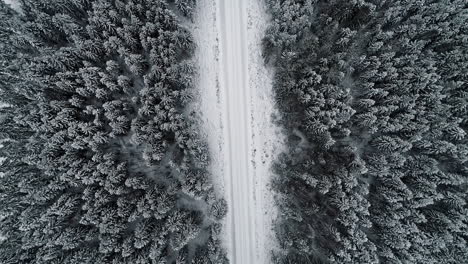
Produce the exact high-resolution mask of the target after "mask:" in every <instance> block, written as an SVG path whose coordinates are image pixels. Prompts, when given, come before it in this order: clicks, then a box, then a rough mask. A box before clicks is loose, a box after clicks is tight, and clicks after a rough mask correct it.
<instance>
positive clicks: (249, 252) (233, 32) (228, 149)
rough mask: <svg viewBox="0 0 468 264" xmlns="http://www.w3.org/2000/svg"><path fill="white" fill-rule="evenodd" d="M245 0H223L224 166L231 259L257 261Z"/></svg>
mask: <svg viewBox="0 0 468 264" xmlns="http://www.w3.org/2000/svg"><path fill="white" fill-rule="evenodd" d="M246 13H247V10H246V6H245V0H238V1H232V0H227V1H221V2H220V5H219V18H220V22H221V25H220V31H221V39H220V42H221V53H220V54H221V63H222V68H223V78H222V79H223V80H222V84H223V85H222V88H221V89H223V90H222V93H223V94H224V96H225V98H224V102H225V109H224V112H225V116H226V119H225V121H226V124H225V135H226V136H227V138H225V145H224V146H225V154H226V159H225V162H226V164H225V166H226V173H225V177H227V178H226V182H228V183H229V185H230V190H229V191H230V199H229V207H230V211H231V214H230V215H231V217H230V221H231V223H230V226H231V232H232V234H231V239H232V241H231V243H232V244H231V257H230V259H231V262H232V263H246V264H248V263H255V250H256V246H255V241H256V238H255V231H254V227H255V226H254V213H253V210H254V201H253V191H254V190H253V187H254V186H253V184H252V181H251V177H250V176H251V173H250V172H249V167H250V166H249V165H250V164H249V163H250V152H251V151H250V142H249V139H250V138H251V137H250V134H251V131H250V125H249V124H250V112H251V111H250V107H249V106H250V98H249V86H248V83H249V79H248V65H247V63H248V56H247V50H248V47H247V40H246V31H247V17H246Z"/></svg>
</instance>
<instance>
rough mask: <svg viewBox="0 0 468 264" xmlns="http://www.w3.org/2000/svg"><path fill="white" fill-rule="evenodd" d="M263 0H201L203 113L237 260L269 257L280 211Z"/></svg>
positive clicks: (198, 36)
mask: <svg viewBox="0 0 468 264" xmlns="http://www.w3.org/2000/svg"><path fill="white" fill-rule="evenodd" d="M261 1H262V0H250V1H248V0H237V1H232V0H218V1H217V0H199V1H198V3H199V6H198V13H197V18H196V23H195V27H194V28H193V29H192V32H193V34H194V37H195V41H196V42H197V45H198V49H197V54H196V59H197V63H198V66H199V73H200V75H199V82H198V87H199V90H198V91H199V97H200V100H199V102H198V104H197V105H195V106H194V107H195V109H197V110H199V112H200V114H201V117H200V119H201V121H202V125H203V127H204V129H205V134H206V137H207V139H208V142H209V147H210V152H211V157H212V161H213V162H212V168H211V169H212V173H213V176H214V181H215V184H216V186H217V187H218V190H219V191H220V192H221V193H222V194H224V197H226V200H227V203H228V206H229V211H228V215H227V217H226V221H225V227H224V231H225V234H226V239H225V245H224V246H225V247H226V248H227V249H228V257H229V259H230V261H231V263H241V264H249V263H253V264H263V263H269V262H270V251H271V249H272V248H273V247H274V246H275V240H274V234H273V232H272V229H271V227H272V224H271V223H272V221H273V219H274V218H275V215H276V209H275V207H274V205H273V204H274V203H273V199H272V196H271V192H270V190H269V179H270V175H271V171H270V167H271V162H272V160H274V158H275V156H276V155H277V153H279V151H280V148H281V142H282V140H283V138H282V136H281V133H280V131H279V129H278V128H276V127H275V126H274V125H273V122H272V118H273V117H272V115H273V114H274V113H275V109H274V107H273V105H274V104H273V96H272V91H271V76H272V73H271V72H270V71H269V70H268V69H266V68H265V67H264V64H263V60H262V58H261V45H260V43H261V38H262V36H263V32H264V30H265V28H266V24H267V16H266V14H265V8H264V6H263V3H262V2H261Z"/></svg>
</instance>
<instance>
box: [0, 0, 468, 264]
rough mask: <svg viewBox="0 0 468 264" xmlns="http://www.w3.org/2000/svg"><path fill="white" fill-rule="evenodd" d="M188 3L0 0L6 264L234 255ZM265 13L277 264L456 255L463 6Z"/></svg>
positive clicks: (339, 2) (464, 102) (462, 226)
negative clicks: (281, 142) (275, 136)
mask: <svg viewBox="0 0 468 264" xmlns="http://www.w3.org/2000/svg"><path fill="white" fill-rule="evenodd" d="M199 1H200V0H18V2H19V3H20V4H21V11H20V12H19V11H18V10H14V9H12V8H11V6H10V5H8V4H6V3H4V2H3V1H2V0H0V65H1V68H0V263H1V264H23V263H24V264H27V263H38V264H39V263H40V264H55V263H56V264H66V263H70V264H77V263H79V264H81V263H89V264H100V263H104V264H107V263H110V264H119V263H129V264H130V263H131V264H146V263H176V264H182V263H193V264H205V263H207V264H209V263H212V264H223V263H230V262H231V263H239V262H235V261H230V259H228V252H227V251H228V249H227V248H226V247H225V243H223V242H222V241H223V236H224V234H223V223H224V221H225V220H226V219H225V218H226V214H227V212H228V210H230V208H229V206H228V204H227V202H226V200H225V197H224V196H223V193H220V192H219V191H217V190H216V186H215V184H214V182H215V181H214V180H213V178H215V179H217V178H221V177H222V175H213V174H212V173H211V171H210V165H211V163H212V158H211V157H210V152H209V148H208V140H207V139H206V138H205V137H204V136H203V133H202V129H201V127H200V126H201V125H200V122H198V120H197V116H196V114H194V112H193V111H191V110H190V109H189V106H190V105H191V104H192V103H193V102H194V101H196V100H197V99H196V96H197V95H198V93H197V92H196V91H197V89H198V88H197V87H196V86H197V85H196V78H197V74H198V72H197V66H196V61H195V58H194V54H195V51H196V49H197V48H198V46H197V44H196V43H195V41H194V38H193V36H192V33H191V32H190V30H189V29H188V27H187V25H188V24H190V23H194V16H195V10H196V7H197V4H198V2H199ZM232 1H235V0H232ZM264 2H265V4H266V6H267V11H268V16H269V26H268V28H267V30H266V32H265V35H264V37H263V41H262V47H263V50H262V55H263V59H264V61H265V65H267V66H268V67H270V68H272V69H273V72H274V75H273V92H274V102H275V104H276V107H277V108H278V110H279V113H280V117H279V118H278V120H277V121H276V122H277V123H278V124H277V125H278V126H280V127H281V128H282V130H283V131H284V133H285V139H286V140H285V148H284V150H283V152H282V153H281V154H280V155H279V156H278V157H277V158H276V159H275V160H274V166H273V168H272V171H273V174H274V175H273V176H272V181H271V186H272V190H271V191H272V193H273V195H274V201H275V203H276V206H277V208H278V212H279V214H278V217H277V219H275V221H274V226H273V227H272V228H273V230H274V232H275V234H276V239H277V244H278V245H277V246H276V247H275V248H271V249H269V250H270V251H271V252H272V253H271V255H272V256H271V258H272V259H271V263H288V264H302V263H304V264H307V263H317V264H318V263H347V264H366V263H383V264H386V263H391V264H400V263H401V264H407V263H410V264H413V263H414V264H419V263H420V264H423V263H424V264H443V263H447V264H449V263H450V264H463V263H468V245H467V242H468V204H467V203H468V135H467V133H468V2H467V1H466V0H382V1H374V0H328V1H325V0H264ZM208 136H211V135H208ZM239 264H257V263H239ZM258 264H263V263H258Z"/></svg>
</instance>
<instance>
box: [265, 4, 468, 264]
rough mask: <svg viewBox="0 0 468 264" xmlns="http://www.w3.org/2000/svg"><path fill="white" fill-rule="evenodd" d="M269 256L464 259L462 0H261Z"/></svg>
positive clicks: (466, 151)
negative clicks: (271, 232)
mask: <svg viewBox="0 0 468 264" xmlns="http://www.w3.org/2000/svg"><path fill="white" fill-rule="evenodd" d="M268 4H269V7H270V9H271V13H272V16H273V19H272V20H273V23H272V24H271V25H270V28H269V29H268V32H267V36H266V37H265V40H264V47H265V54H266V59H267V60H268V61H269V62H270V63H272V64H273V65H274V68H275V69H276V70H277V74H276V76H275V86H274V89H275V92H276V99H277V104H278V107H279V108H280V111H281V113H282V122H284V125H285V126H286V127H287V128H288V129H289V135H287V136H288V141H287V151H286V152H285V153H283V154H282V155H281V157H280V158H279V159H278V161H277V163H276V165H275V170H276V171H277V173H278V176H277V177H276V178H275V192H277V194H278V195H277V202H278V204H279V206H280V210H281V211H282V215H281V219H280V220H279V223H278V226H277V227H276V230H277V234H278V235H277V236H278V239H279V241H280V249H281V250H279V251H278V252H277V253H276V254H275V260H276V261H275V262H277V263H467V261H468V246H467V241H468V226H467V225H468V207H467V201H468V185H467V179H468V167H467V166H468V140H467V135H466V134H467V131H468V119H467V118H468V102H467V100H468V74H467V73H468V71H467V65H468V64H467V62H468V16H467V14H468V3H467V2H466V1H458V0H453V1H452V0H448V1H432V0H429V1H424V0H423V1H415V0H409V1H367V0H356V1H345V0H343V1H342V0H334V1H321V0H308V1H295V0H281V1H280V0H269V1H268Z"/></svg>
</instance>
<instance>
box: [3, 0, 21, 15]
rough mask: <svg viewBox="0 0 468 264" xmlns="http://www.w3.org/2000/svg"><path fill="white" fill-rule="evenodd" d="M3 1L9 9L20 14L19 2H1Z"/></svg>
mask: <svg viewBox="0 0 468 264" xmlns="http://www.w3.org/2000/svg"><path fill="white" fill-rule="evenodd" d="M0 1H2V0H0ZM3 1H4V2H5V4H7V5H10V7H11V8H13V9H14V10H16V11H17V12H20V13H21V12H22V10H21V4H20V2H19V0H3Z"/></svg>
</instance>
